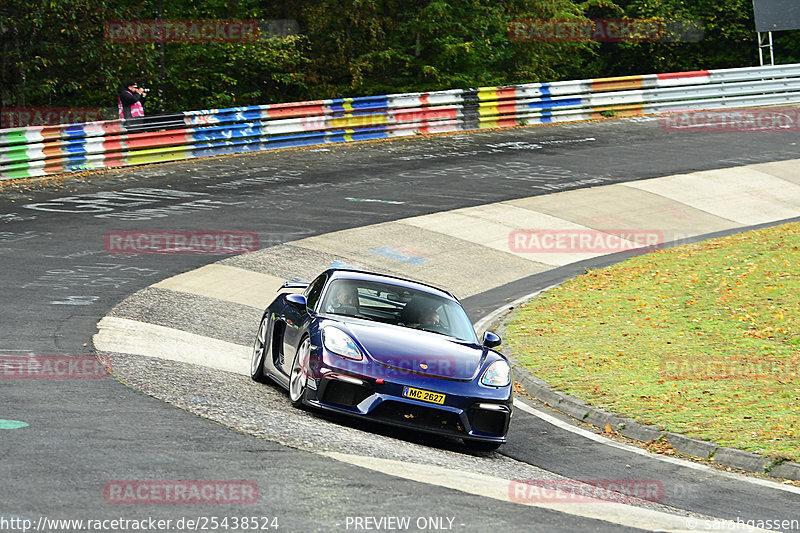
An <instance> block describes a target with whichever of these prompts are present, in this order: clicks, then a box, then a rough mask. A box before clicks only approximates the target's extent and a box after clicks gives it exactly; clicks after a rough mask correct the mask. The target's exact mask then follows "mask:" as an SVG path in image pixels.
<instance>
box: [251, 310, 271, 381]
mask: <svg viewBox="0 0 800 533" xmlns="http://www.w3.org/2000/svg"><path fill="white" fill-rule="evenodd" d="M267 327H268V325H267V317H266V316H265V317H263V318H262V319H261V324H260V325H259V326H258V333H257V334H256V341H255V343H253V356H252V357H251V358H250V377H251V378H252V379H253V381H258V382H259V383H266V382H267V381H268V380H267V376H266V374H264V357H265V355H266V353H267Z"/></svg>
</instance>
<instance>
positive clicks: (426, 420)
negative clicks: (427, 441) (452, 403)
mask: <svg viewBox="0 0 800 533" xmlns="http://www.w3.org/2000/svg"><path fill="white" fill-rule="evenodd" d="M371 416H372V418H376V419H378V420H383V421H385V422H390V423H393V424H402V425H405V426H411V427H417V428H419V429H428V430H436V431H438V432H444V433H451V434H453V435H460V434H463V433H464V427H463V426H462V425H461V421H460V420H459V419H458V416H457V415H456V414H455V413H451V412H449V411H444V410H441V409H434V408H431V407H423V406H420V405H411V404H407V403H402V402H394V401H391V400H387V401H385V402H383V403H382V404H380V405H379V406H378V407H376V408H375V410H374V411H372V413H371Z"/></svg>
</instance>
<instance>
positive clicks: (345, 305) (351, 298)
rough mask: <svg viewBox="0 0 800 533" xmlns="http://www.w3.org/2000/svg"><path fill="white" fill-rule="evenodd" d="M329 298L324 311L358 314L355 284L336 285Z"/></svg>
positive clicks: (339, 313)
mask: <svg viewBox="0 0 800 533" xmlns="http://www.w3.org/2000/svg"><path fill="white" fill-rule="evenodd" d="M335 290H336V292H335V294H333V297H332V298H331V299H330V300H329V302H328V305H327V307H326V308H325V312H327V313H335V314H337V315H357V314H358V288H356V287H355V285H349V284H347V285H338V286H337V287H336V289H335Z"/></svg>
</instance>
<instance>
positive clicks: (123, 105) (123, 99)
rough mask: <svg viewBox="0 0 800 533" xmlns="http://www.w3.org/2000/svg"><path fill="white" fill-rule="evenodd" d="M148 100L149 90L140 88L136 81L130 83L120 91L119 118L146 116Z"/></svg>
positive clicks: (118, 101)
mask: <svg viewBox="0 0 800 533" xmlns="http://www.w3.org/2000/svg"><path fill="white" fill-rule="evenodd" d="M145 98H147V89H143V88H141V87H139V84H138V83H136V82H135V81H128V82H126V83H125V85H123V86H122V87H120V89H119V99H118V100H117V106H118V108H119V118H127V119H130V118H134V117H143V116H144V107H143V106H142V103H144V100H145Z"/></svg>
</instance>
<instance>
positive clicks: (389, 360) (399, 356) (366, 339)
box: [346, 322, 485, 380]
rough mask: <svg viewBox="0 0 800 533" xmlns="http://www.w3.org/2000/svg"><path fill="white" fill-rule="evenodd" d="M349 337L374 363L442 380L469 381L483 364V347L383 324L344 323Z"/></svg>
mask: <svg viewBox="0 0 800 533" xmlns="http://www.w3.org/2000/svg"><path fill="white" fill-rule="evenodd" d="M346 326H347V329H348V330H349V332H350V334H351V336H352V337H353V339H355V341H356V342H357V343H359V344H360V345H361V348H363V350H364V351H365V352H366V353H367V355H368V356H369V357H370V358H372V359H373V360H374V361H376V362H377V363H380V364H382V365H385V366H387V367H389V368H393V369H398V370H402V371H405V372H414V373H416V374H423V375H428V376H435V377H439V378H445V379H455V380H469V379H472V378H474V377H475V374H476V373H477V372H478V369H479V368H480V365H481V363H482V361H483V357H484V352H485V350H484V349H483V347H481V346H478V345H475V344H468V343H465V342H463V341H458V340H456V339H454V338H452V337H447V336H444V335H439V334H436V333H430V332H427V331H420V330H416V329H412V328H405V327H401V326H390V325H386V324H367V323H360V322H359V323H356V322H348V323H347V324H346Z"/></svg>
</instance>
